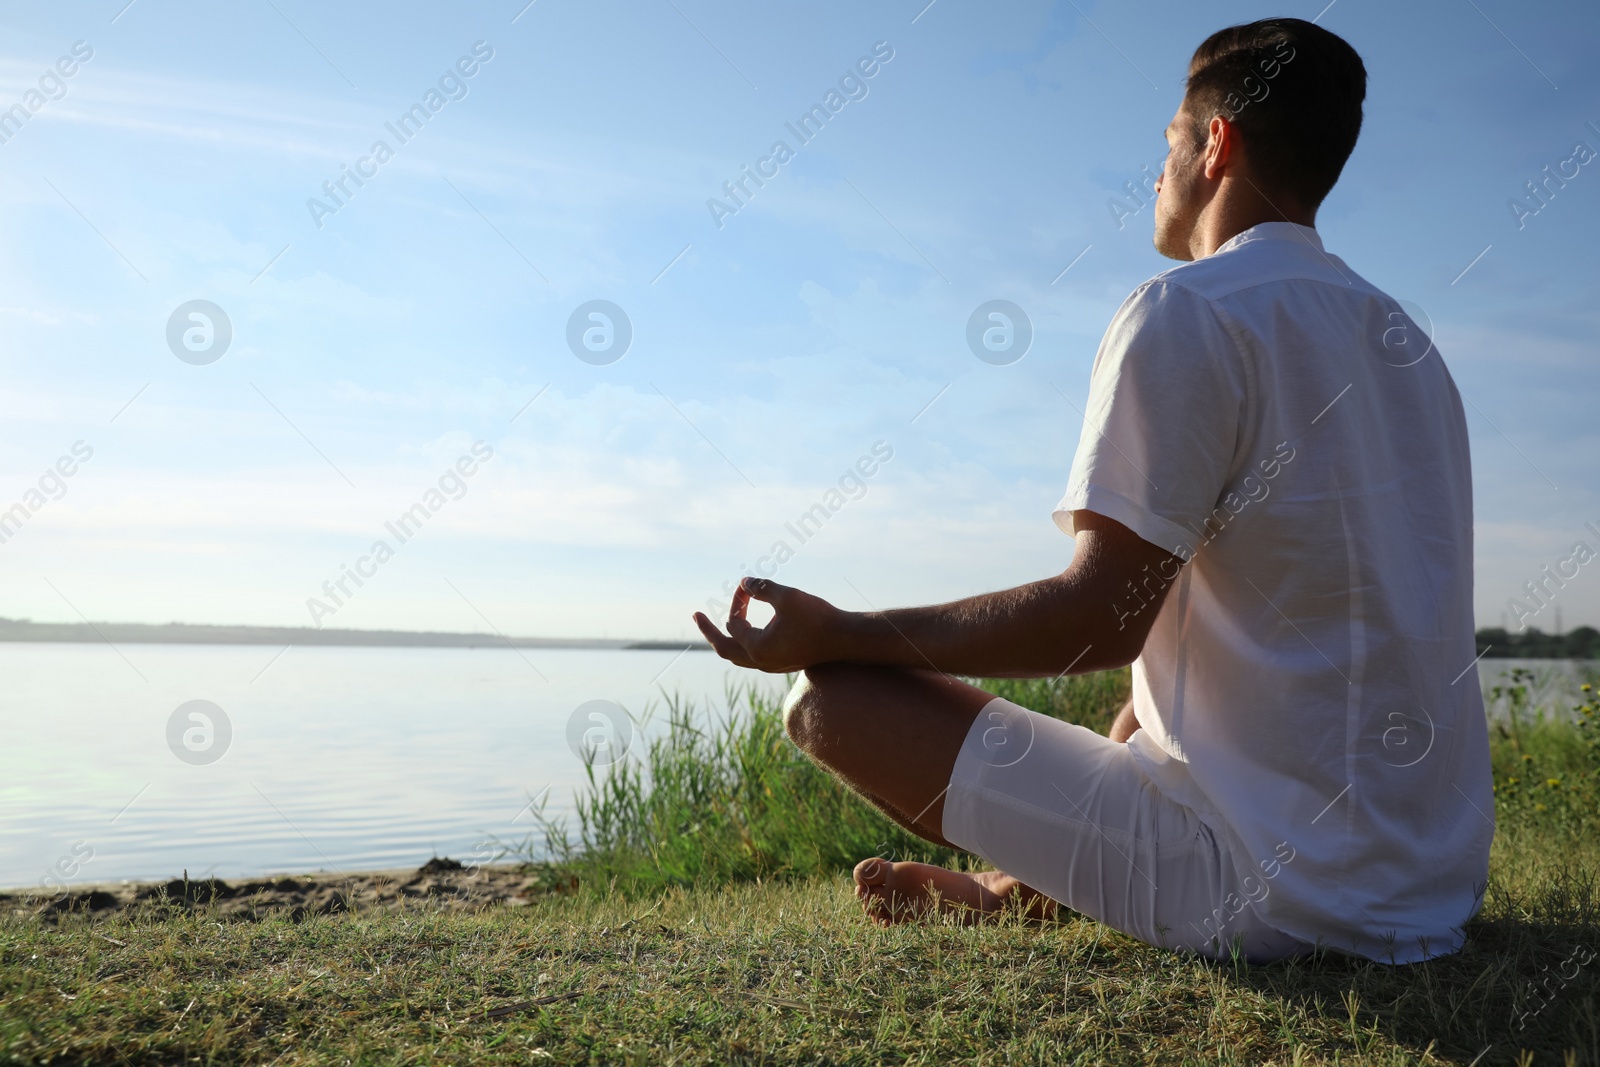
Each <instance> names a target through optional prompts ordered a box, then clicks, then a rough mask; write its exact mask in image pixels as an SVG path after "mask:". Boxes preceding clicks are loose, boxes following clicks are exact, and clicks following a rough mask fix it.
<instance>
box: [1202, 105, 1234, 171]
mask: <svg viewBox="0 0 1600 1067" xmlns="http://www.w3.org/2000/svg"><path fill="white" fill-rule="evenodd" d="M1238 151H1239V129H1238V127H1237V126H1235V125H1234V124H1233V123H1231V122H1229V121H1228V120H1227V119H1225V118H1223V117H1222V116H1221V115H1213V116H1212V117H1211V125H1210V126H1209V127H1207V129H1206V148H1205V152H1206V159H1205V176H1206V177H1207V178H1209V179H1210V180H1212V181H1219V180H1221V178H1222V175H1223V173H1224V172H1225V171H1226V170H1227V169H1228V167H1229V166H1230V165H1232V164H1234V163H1236V162H1237V158H1238Z"/></svg>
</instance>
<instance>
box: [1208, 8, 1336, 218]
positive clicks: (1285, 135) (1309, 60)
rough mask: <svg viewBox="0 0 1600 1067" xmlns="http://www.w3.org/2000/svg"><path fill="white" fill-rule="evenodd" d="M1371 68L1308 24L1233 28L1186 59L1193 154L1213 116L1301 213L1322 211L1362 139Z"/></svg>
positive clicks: (1274, 22) (1281, 21)
mask: <svg viewBox="0 0 1600 1067" xmlns="http://www.w3.org/2000/svg"><path fill="white" fill-rule="evenodd" d="M1366 97H1367V68H1366V65H1365V64H1364V63H1362V62H1361V57H1360V56H1359V55H1357V54H1356V50H1355V49H1354V48H1351V47H1350V45H1349V43H1348V42H1347V41H1345V39H1344V38H1342V37H1340V36H1338V35H1337V34H1334V33H1329V32H1328V31H1327V30H1325V29H1323V28H1322V27H1320V26H1317V25H1314V24H1312V23H1310V22H1307V21H1305V20H1304V19H1290V18H1274V19H1262V20H1261V21H1260V22H1249V23H1245V24H1243V25H1240V26H1229V27H1228V28H1227V29H1225V30H1218V31H1217V32H1216V33H1213V34H1212V35H1211V36H1210V37H1207V38H1206V39H1205V41H1204V42H1203V43H1202V44H1201V45H1200V47H1199V48H1197V49H1195V52H1194V58H1192V59H1190V60H1189V78H1188V85H1187V90H1186V92H1185V94H1184V103H1185V104H1186V105H1187V107H1188V111H1189V115H1190V117H1191V118H1192V119H1193V121H1194V124H1195V125H1194V130H1193V133H1194V138H1195V142H1196V145H1197V146H1199V145H1204V144H1205V142H1206V128H1207V127H1208V126H1209V125H1210V124H1211V120H1212V118H1213V117H1215V116H1218V115H1220V116H1222V117H1223V118H1225V119H1228V120H1229V121H1230V122H1232V123H1233V124H1234V125H1235V126H1236V127H1237V128H1238V130H1239V132H1240V133H1241V134H1243V135H1244V141H1245V145H1246V146H1247V147H1246V152H1247V153H1248V155H1249V157H1250V163H1251V166H1252V167H1253V168H1254V170H1255V172H1256V174H1257V176H1258V177H1260V178H1261V180H1262V181H1264V182H1265V183H1266V184H1267V185H1268V186H1269V188H1267V189H1265V190H1263V192H1264V193H1265V194H1266V195H1267V196H1268V197H1271V196H1272V194H1273V192H1275V191H1276V192H1278V193H1281V194H1285V195H1287V196H1291V197H1293V198H1294V199H1295V200H1296V201H1298V202H1299V203H1301V204H1302V205H1304V206H1305V207H1310V208H1315V207H1316V206H1317V205H1318V204H1321V203H1322V200H1323V198H1324V197H1326V196H1327V195H1328V191H1329V190H1330V189H1332V188H1333V183H1334V182H1336V181H1338V180H1339V173H1340V172H1341V171H1342V170H1344V164H1345V160H1347V159H1349V158H1350V152H1351V151H1352V150H1353V149H1354V148H1355V146H1356V138H1357V137H1358V136H1359V135H1360V133H1361V104H1362V101H1364V100H1365V99H1366Z"/></svg>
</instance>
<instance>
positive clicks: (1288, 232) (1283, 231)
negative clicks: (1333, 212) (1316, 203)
mask: <svg viewBox="0 0 1600 1067" xmlns="http://www.w3.org/2000/svg"><path fill="white" fill-rule="evenodd" d="M1249 241H1300V242H1302V243H1305V244H1309V245H1310V246H1311V247H1312V248H1315V249H1316V250H1317V251H1318V252H1321V251H1322V250H1323V248H1322V238H1321V237H1320V236H1318V234H1317V231H1316V230H1314V229H1312V228H1311V227H1310V226H1301V225H1300V224H1299V223H1296V222H1258V223H1256V224H1255V225H1254V226H1252V227H1250V228H1249V229H1248V230H1245V231H1244V232H1242V233H1237V234H1234V235H1233V236H1232V237H1230V238H1228V239H1227V240H1226V241H1224V242H1222V244H1220V245H1218V246H1217V252H1228V251H1231V250H1232V249H1235V248H1237V247H1239V246H1240V245H1242V244H1245V243H1246V242H1249ZM1212 255H1216V252H1213V253H1212Z"/></svg>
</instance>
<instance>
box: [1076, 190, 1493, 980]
mask: <svg viewBox="0 0 1600 1067" xmlns="http://www.w3.org/2000/svg"><path fill="white" fill-rule="evenodd" d="M1086 415H1087V419H1086V420H1085V423H1084V428H1083V436H1082V439H1081V440H1080V441H1079V444H1078V452H1077V456H1076V459H1075V460H1074V462H1073V465H1072V473H1071V478H1070V483H1069V485H1068V488H1067V492H1066V495H1065V496H1064V497H1063V498H1062V500H1061V503H1060V504H1059V505H1058V506H1057V509H1056V512H1055V518H1056V521H1057V523H1058V524H1059V525H1061V526H1062V528H1063V529H1065V530H1066V531H1067V532H1068V533H1071V532H1073V519H1072V513H1073V512H1075V511H1078V510H1080V509H1083V510H1089V511H1094V512H1097V513H1099V514H1101V515H1104V516H1106V517H1108V518H1112V519H1115V520H1117V521H1118V522H1120V523H1122V524H1124V525H1125V526H1128V527H1129V528H1130V529H1132V530H1133V531H1134V532H1135V533H1137V534H1138V535H1139V536H1140V537H1142V538H1144V539H1145V540H1147V541H1149V542H1151V543H1152V544H1155V545H1157V546H1159V547H1161V548H1164V549H1166V550H1167V551H1169V552H1171V553H1173V554H1174V555H1176V556H1178V557H1180V558H1181V559H1182V560H1183V561H1184V563H1183V564H1182V565H1181V566H1179V565H1178V564H1176V563H1173V564H1169V566H1168V567H1167V568H1166V569H1165V573H1156V572H1155V571H1151V572H1149V573H1148V574H1146V575H1145V576H1144V577H1143V578H1142V579H1141V580H1140V581H1139V582H1137V583H1134V584H1132V585H1130V588H1129V589H1128V590H1127V592H1126V595H1125V596H1124V597H1123V599H1121V600H1120V601H1118V602H1117V603H1116V604H1114V605H1111V606H1109V607H1108V609H1107V615H1106V625H1107V626H1108V627H1110V628H1113V629H1115V628H1118V627H1120V626H1124V625H1128V624H1129V622H1130V620H1132V619H1134V618H1137V617H1138V616H1139V614H1140V612H1141V611H1142V610H1144V608H1143V605H1144V604H1145V603H1147V602H1148V601H1149V600H1150V599H1151V594H1152V593H1153V592H1154V591H1155V590H1157V589H1158V588H1161V587H1162V585H1163V584H1164V583H1165V584H1167V585H1169V586H1170V588H1169V589H1168V592H1167V596H1166V599H1165V601H1164V602H1163V603H1162V605H1161V607H1160V610H1159V612H1158V613H1157V614H1156V617H1155V621H1154V626H1153V628H1152V629H1151V631H1150V635H1149V638H1148V640H1147V641H1146V643H1145V645H1144V650H1143V652H1142V653H1141V654H1140V656H1139V658H1138V659H1137V660H1136V661H1135V662H1134V665H1133V684H1134V710H1135V713H1136V714H1137V715H1138V718H1139V724H1140V726H1141V730H1140V731H1139V732H1138V733H1137V734H1135V735H1134V737H1133V739H1132V740H1131V741H1130V742H1129V744H1130V746H1131V749H1132V752H1133V754H1134V757H1135V758H1136V759H1137V760H1138V761H1139V763H1140V765H1141V766H1142V767H1143V768H1144V770H1145V772H1146V773H1147V774H1148V775H1149V776H1150V777H1151V778H1152V779H1153V780H1154V782H1155V783H1156V785H1157V787H1158V788H1160V789H1161V790H1162V791H1163V792H1165V793H1167V794H1169V795H1170V796H1172V797H1173V798H1175V799H1177V800H1179V801H1180V802H1182V803H1184V804H1186V805H1188V806H1190V807H1192V808H1193V809H1195V811H1196V812H1197V813H1199V814H1200V816H1201V818H1202V819H1204V820H1206V821H1207V823H1208V824H1210V825H1211V826H1212V828H1213V829H1214V830H1215V831H1217V832H1219V833H1221V834H1223V835H1224V836H1225V838H1226V840H1227V841H1228V843H1229V844H1230V846H1231V847H1232V849H1233V852H1234V857H1235V863H1236V864H1237V865H1238V866H1239V874H1240V876H1241V878H1244V877H1253V878H1254V879H1255V882H1256V884H1257V885H1258V886H1259V887H1260V890H1259V899H1258V901H1257V903H1256V905H1255V906H1256V908H1257V911H1258V913H1259V914H1260V915H1261V916H1262V917H1263V918H1264V919H1265V921H1266V922H1267V923H1268V924H1270V925H1271V926H1273V927H1275V928H1277V929H1279V930H1282V931H1284V932H1285V933H1288V934H1291V935H1293V936H1295V937H1299V938H1302V939H1304V940H1306V941H1313V942H1315V941H1320V942H1321V943H1323V944H1325V945H1327V946H1328V947H1330V948H1333V949H1338V950H1341V951H1346V952H1354V953H1356V954H1359V955H1363V956H1367V957H1370V958H1373V959H1379V960H1384V961H1390V960H1392V961H1394V962H1409V961H1413V960H1418V959H1423V958H1426V957H1427V956H1430V955H1437V954H1440V953H1442V952H1449V951H1454V950H1455V949H1456V948H1458V947H1459V946H1460V944H1461V941H1462V932H1461V928H1462V926H1463V925H1464V924H1465V923H1466V921H1467V920H1468V919H1469V918H1470V917H1471V916H1472V915H1473V914H1474V913H1475V912H1476V910H1477V908H1478V906H1479V904H1480V902H1481V900H1482V894H1483V890H1484V886H1485V884H1486V881H1487V877H1488V862H1489V843H1490V839H1491V838H1492V836H1493V832H1494V822H1493V818H1494V809H1493V798H1492V788H1491V774H1490V768H1489V750H1488V731H1487V727H1486V724H1485V720H1484V711H1483V700H1482V696H1481V693H1480V691H1479V687H1478V677H1477V671H1476V669H1475V668H1474V667H1473V660H1474V655H1475V652H1476V647H1475V642H1474V637H1473V615H1472V484H1471V467H1470V462H1469V457H1468V450H1467V431H1466V423H1465V418H1464V416H1463V413H1462V407H1461V401H1460V397H1459V395H1458V394H1457V392H1456V389H1455V385H1454V383H1453V382H1452V381H1451V378H1450V374H1449V372H1448V371H1447V370H1446V369H1445V366H1444V362H1443V360H1442V359H1441V357H1440V354H1439V352H1438V351H1437V350H1436V349H1434V348H1433V347H1432V344H1431V341H1430V340H1429V339H1428V338H1427V337H1426V336H1425V335H1424V334H1423V332H1422V331H1421V330H1420V329H1419V328H1418V327H1417V325H1416V323H1415V322H1413V321H1412V320H1411V319H1410V317H1409V316H1407V314H1406V313H1405V312H1404V311H1403V310H1401V308H1400V306H1399V305H1398V304H1397V303H1396V302H1395V301H1394V300H1393V299H1391V298H1390V297H1388V296H1386V295H1385V294H1384V293H1382V292H1380V291H1379V290H1378V289H1376V288H1375V287H1373V286H1372V285H1370V284H1369V283H1368V282H1366V281H1364V280H1363V279H1362V278H1360V277H1359V276H1357V275H1356V274H1355V272H1354V271H1352V270H1351V269H1350V268H1349V267H1347V266H1346V265H1345V264H1344V263H1343V262H1342V261H1341V260H1339V259H1338V258H1336V257H1334V256H1332V255H1329V254H1328V253H1327V252H1326V251H1324V250H1323V247H1322V242H1321V239H1320V238H1319V237H1318V235H1317V232H1316V231H1315V230H1313V229H1311V228H1309V227H1305V226H1297V225H1294V224H1292V223H1287V222H1274V223H1264V224H1261V225H1258V226H1254V227H1251V228H1250V229H1248V230H1246V231H1245V232H1243V233H1241V234H1239V235H1238V236H1236V237H1234V238H1233V239H1231V240H1229V241H1228V242H1227V243H1225V244H1224V245H1222V247H1220V248H1219V249H1217V251H1216V252H1215V253H1213V254H1212V255H1209V256H1206V257H1205V258H1204V259H1200V260H1197V261H1195V262H1193V263H1187V264H1184V265H1182V266H1179V267H1176V268H1174V269H1173V270H1169V271H1166V272H1165V273H1163V274H1159V275H1157V276H1156V277H1155V278H1152V279H1151V280H1150V281H1148V282H1146V283H1145V284H1144V285H1141V286H1140V287H1139V288H1138V289H1137V290H1136V291H1135V292H1134V293H1133V295H1132V296H1130V297H1129V298H1128V299H1127V301H1126V302H1125V303H1124V304H1123V305H1122V307H1121V309H1120V310H1119V311H1118V312H1117V315H1116V317H1115V318H1114V319H1113V320H1112V323H1111V326H1110V328H1109V329H1108V330H1107V331H1106V335H1105V339H1104V340H1103V341H1102V343H1101V346H1100V351H1099V354H1098V355H1097V357H1096V359H1095V364H1094V371H1093V376H1092V379H1091V385H1090V394H1089V403H1088V407H1087V409H1086ZM1140 621H1143V620H1140ZM1284 842H1287V844H1288V845H1289V846H1290V848H1292V849H1293V852H1294V859H1293V860H1292V861H1291V862H1289V863H1286V864H1281V865H1280V864H1277V863H1272V862H1271V861H1272V860H1273V859H1274V857H1276V856H1278V855H1280V854H1281V853H1280V852H1279V846H1280V843H1284ZM1268 870H1271V871H1272V874H1271V876H1270V877H1269V876H1267V874H1266V872H1267V871H1268Z"/></svg>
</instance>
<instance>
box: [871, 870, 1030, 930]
mask: <svg viewBox="0 0 1600 1067" xmlns="http://www.w3.org/2000/svg"><path fill="white" fill-rule="evenodd" d="M855 881H856V897H857V898H858V899H859V900H860V901H861V906H862V907H863V908H864V909H866V913H867V916H868V918H870V919H872V921H873V922H876V923H879V924H880V925H883V926H888V925H890V924H892V923H903V922H916V921H920V920H922V919H925V918H927V917H928V916H929V915H932V914H935V913H936V912H937V913H939V914H952V915H955V916H956V918H957V921H958V922H960V923H962V924H963V925H970V924H972V923H977V922H982V921H983V920H984V919H986V918H989V917H992V916H994V915H996V914H997V913H999V912H1000V911H1001V910H1003V909H1004V908H1005V907H1006V905H1007V904H1008V903H1010V902H1011V901H1012V900H1013V899H1015V900H1016V901H1017V902H1019V903H1021V904H1022V906H1023V909H1024V914H1025V915H1026V916H1027V917H1028V918H1030V919H1045V918H1050V917H1052V916H1054V915H1055V910H1056V906H1055V901H1053V900H1051V899H1050V898H1049V897H1047V896H1045V895H1044V894H1042V893H1040V892H1039V891H1038V890H1035V889H1031V888H1029V887H1028V886H1025V885H1023V884H1022V883H1021V882H1019V881H1017V880H1016V879H1015V878H1013V877H1011V876H1010V875H1009V874H1006V873H1005V872H1003V871H982V872H980V873H978V874H965V873H963V872H961V871H952V870H950V869H949V868H948V867H935V866H933V865H932V864H929V863H911V862H900V863H893V862H890V861H889V860H886V859H879V858H877V857H874V858H872V859H866V860H862V861H861V862H860V863H858V864H856V869H855Z"/></svg>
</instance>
